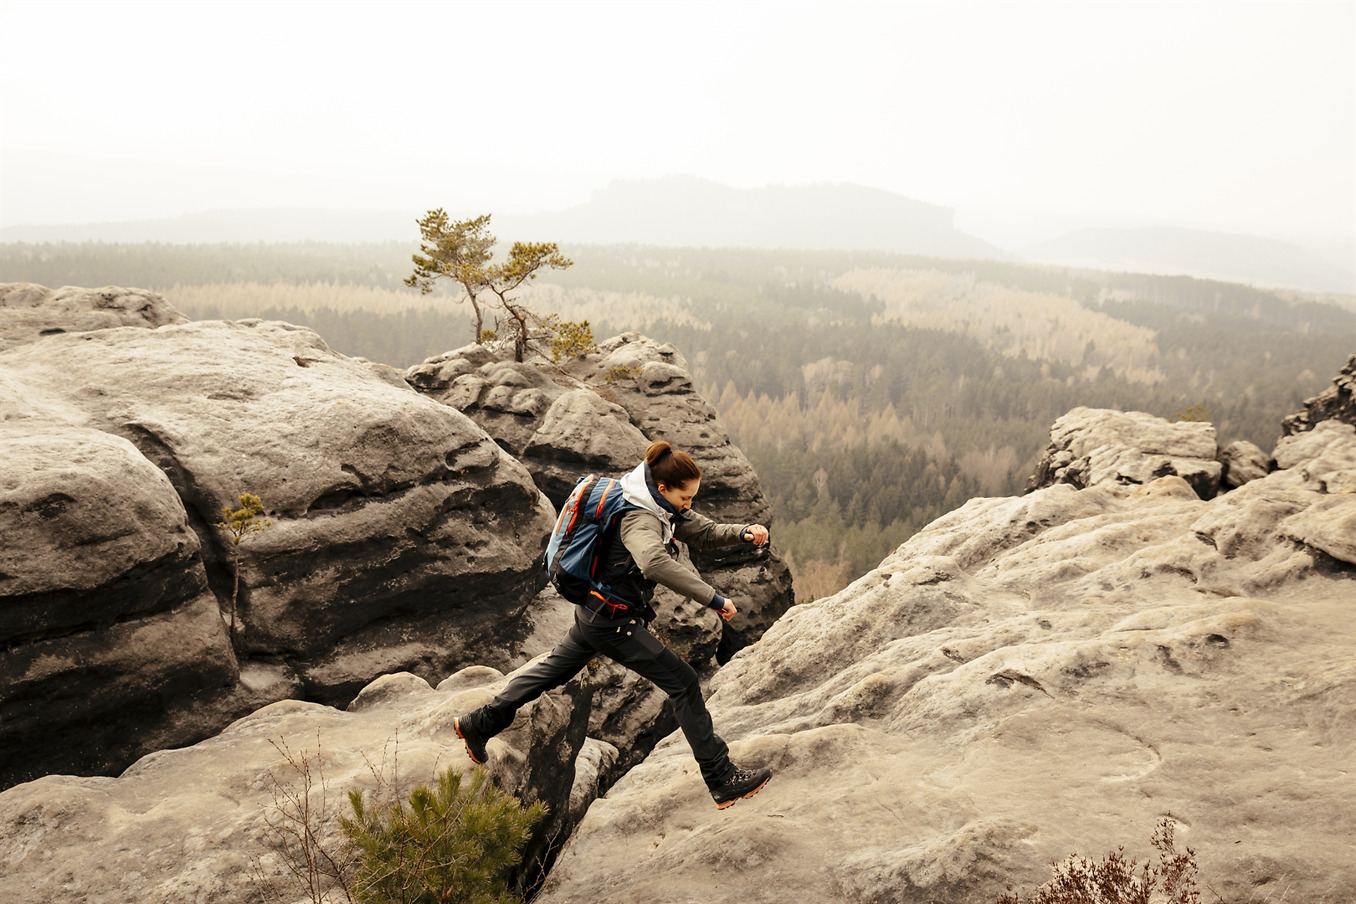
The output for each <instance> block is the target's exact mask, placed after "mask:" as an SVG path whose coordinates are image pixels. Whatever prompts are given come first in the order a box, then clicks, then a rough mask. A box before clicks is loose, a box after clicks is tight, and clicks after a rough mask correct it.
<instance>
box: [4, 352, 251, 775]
mask: <svg viewBox="0 0 1356 904" xmlns="http://www.w3.org/2000/svg"><path fill="white" fill-rule="evenodd" d="M79 419H80V418H79V413H78V412H76V411H74V410H71V409H69V408H65V407H63V406H62V405H61V403H60V402H59V400H55V399H53V398H51V397H50V396H49V395H47V394H46V393H44V392H43V391H42V390H41V388H39V387H30V386H26V385H24V384H21V383H19V382H18V381H17V380H16V379H15V378H14V377H13V375H11V374H10V373H8V372H3V373H0V461H3V463H4V465H3V469H0V536H2V537H3V538H4V540H3V543H0V650H3V651H4V652H3V653H0V787H8V786H9V785H12V784H14V783H15V782H19V781H25V780H27V779H30V778H35V777H37V776H38V775H42V774H44V773H45V772H49V771H87V770H93V771H108V770H110V769H116V768H121V767H122V766H125V765H126V764H127V763H128V762H131V760H133V759H135V758H136V757H137V756H139V755H140V754H142V753H145V752H147V751H148V750H150V749H154V748H153V747H152V746H151V745H152V744H154V743H155V742H156V741H157V740H159V739H160V737H159V733H158V732H155V731H152V724H153V723H154V724H158V725H160V726H162V727H164V728H166V730H168V731H169V733H170V734H171V735H172V736H174V738H173V739H174V740H176V741H177V742H179V743H183V742H184V741H186V740H197V739H198V738H200V737H203V736H204V732H203V730H202V729H201V728H197V729H194V730H191V731H189V732H188V733H187V734H177V736H176V732H175V731H174V729H173V728H170V726H175V725H178V727H179V728H183V727H184V726H183V725H182V724H180V723H182V722H184V721H192V720H193V719H194V718H195V713H194V707H195V706H198V705H201V704H203V703H204V702H205V701H209V700H210V701H214V702H215V703H216V704H217V705H221V706H225V707H226V709H228V710H230V711H231V712H232V714H234V715H241V714H243V713H244V712H246V711H248V710H247V709H246V708H244V707H248V706H251V705H257V704H258V703H260V702H265V703H266V702H271V700H272V699H276V698H268V699H265V700H262V701H260V700H259V699H258V698H257V696H256V695H255V694H254V693H253V692H252V691H250V690H248V689H241V693H239V694H236V695H234V697H233V695H232V694H230V692H229V691H227V690H225V689H228V688H231V687H233V686H234V685H236V680H237V675H238V667H237V663H236V658H235V656H234V654H233V653H232V651H231V645H230V640H229V638H228V637H227V633H226V629H225V627H224V625H223V624H222V620H221V617H220V615H219V614H218V607H217V601H216V599H215V597H213V595H212V594H211V592H210V591H209V590H208V587H207V580H206V576H205V574H204V572H203V567H202V559H201V557H200V556H199V554H198V553H199V542H198V538H197V536H196V535H195V534H194V532H193V531H192V530H191V529H190V528H189V525H188V518H187V515H186V513H185V511H184V508H183V505H182V504H181V503H180V501H179V497H178V495H177V494H176V493H175V491H174V488H173V487H172V486H171V485H170V481H169V480H168V479H167V478H166V477H165V475H164V474H163V473H162V472H161V471H160V470H159V469H158V468H156V467H155V466H154V465H152V464H151V463H150V462H148V461H147V460H146V459H145V457H143V456H142V455H141V454H140V453H139V452H138V451H137V449H136V447H135V446H133V445H132V444H131V443H130V442H128V441H127V440H125V439H122V438H120V437H116V436H112V435H110V434H107V433H103V432H101V431H99V430H96V429H92V428H89V427H85V426H81V425H80V424H79V423H78V421H79ZM222 695H224V696H225V697H226V698H227V699H222V700H217V699H216V698H217V697H221V696H222ZM232 697H233V699H232Z"/></svg>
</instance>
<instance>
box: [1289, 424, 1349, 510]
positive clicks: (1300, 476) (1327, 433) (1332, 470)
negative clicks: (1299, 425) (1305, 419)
mask: <svg viewBox="0 0 1356 904" xmlns="http://www.w3.org/2000/svg"><path fill="white" fill-rule="evenodd" d="M1353 438H1356V427H1353V426H1352V425H1351V424H1347V423H1343V422H1342V421H1323V422H1322V423H1321V424H1317V425H1315V426H1314V427H1313V429H1311V430H1308V431H1305V432H1302V433H1293V434H1291V435H1290V436H1283V437H1281V438H1280V439H1279V440H1278V441H1277V442H1276V466H1277V467H1279V468H1283V469H1285V470H1286V472H1287V473H1286V478H1287V480H1289V481H1290V482H1294V483H1299V484H1302V485H1304V486H1307V487H1309V488H1310V489H1315V490H1318V491H1319V492H1326V493H1353V492H1356V440H1354V439H1353Z"/></svg>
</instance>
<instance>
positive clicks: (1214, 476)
mask: <svg viewBox="0 0 1356 904" xmlns="http://www.w3.org/2000/svg"><path fill="white" fill-rule="evenodd" d="M1215 456H1216V447H1215V427H1214V425H1213V424H1209V423H1206V422H1203V421H1176V422H1173V421H1167V420H1164V419H1163V418H1159V417H1154V416H1153V415H1151V414H1145V413H1143V412H1141V411H1110V410H1107V409H1098V408H1082V407H1080V408H1075V409H1073V410H1072V411H1070V412H1069V413H1068V414H1066V415H1064V416H1063V417H1061V418H1059V419H1058V420H1056V421H1055V423H1054V426H1052V427H1051V428H1050V445H1049V446H1048V447H1047V448H1046V450H1045V455H1044V457H1043V458H1042V459H1041V461H1040V463H1039V464H1038V465H1037V467H1036V473H1035V474H1034V475H1033V476H1032V478H1031V479H1030V480H1029V481H1028V482H1027V487H1026V489H1027V492H1031V491H1032V490H1038V489H1041V488H1043V487H1048V486H1053V485H1054V484H1057V483H1067V484H1070V485H1072V486H1075V487H1078V488H1080V489H1082V488H1084V487H1090V486H1094V485H1096V484H1099V483H1104V482H1107V481H1112V482H1115V483H1118V484H1122V485H1127V486H1129V485H1137V484H1146V483H1149V482H1150V481H1152V480H1155V479H1157V478H1159V477H1165V476H1168V475H1177V476H1179V477H1181V478H1183V479H1184V480H1186V481H1187V483H1189V484H1191V486H1192V488H1193V489H1195V491H1196V493H1197V495H1199V496H1200V497H1201V498H1202V499H1211V498H1214V496H1215V494H1216V493H1217V492H1219V487H1220V476H1221V474H1222V472H1223V467H1222V466H1221V464H1220V463H1219V462H1218V461H1216V460H1215Z"/></svg>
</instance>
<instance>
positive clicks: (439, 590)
mask: <svg viewBox="0 0 1356 904" xmlns="http://www.w3.org/2000/svg"><path fill="white" fill-rule="evenodd" d="M102 291H103V292H104V294H110V293H113V292H114V291H115V290H102ZM11 294H13V293H11ZM126 294H127V295H129V296H132V297H135V296H137V293H136V292H135V291H133V290H129V291H128V293H126ZM129 305H130V302H128V303H127V304H126V305H123V306H124V307H126V306H129ZM111 306H112V307H114V308H118V305H117V304H113V305H111ZM171 319H173V318H171ZM0 447H3V449H4V458H5V461H6V463H7V464H9V463H10V462H14V463H15V464H16V465H17V467H13V468H7V469H6V471H5V473H4V475H3V477H0V531H2V532H3V533H4V535H5V536H6V538H7V540H6V545H5V547H4V549H3V551H0V575H2V576H0V635H3V637H4V638H5V643H6V646H5V652H4V653H3V654H0V675H3V676H4V677H5V678H6V679H7V680H6V681H4V682H3V684H0V714H3V718H0V750H4V751H8V750H19V749H21V750H23V751H24V755H23V756H21V757H17V758H12V757H8V756H6V757H4V759H3V760H0V762H4V764H5V770H4V771H3V773H0V781H3V782H4V783H5V784H10V783H12V782H14V781H18V780H23V779H25V778H29V777H32V776H34V775H39V774H43V773H44V772H46V771H50V770H51V769H62V770H70V771H77V772H87V771H93V772H108V771H112V770H116V769H120V768H122V767H124V766H126V765H127V763H129V762H130V761H131V759H133V758H135V757H136V756H138V755H140V754H142V753H145V752H147V751H149V750H153V749H156V748H157V747H158V746H173V745H180V744H184V743H190V742H192V741H196V740H198V739H200V738H203V737H206V736H208V735H210V734H211V733H213V732H215V731H217V730H219V729H220V728H222V727H223V726H224V725H226V724H228V723H229V722H230V721H231V720H232V719H235V718H237V717H239V716H241V715H243V714H244V713H246V712H248V711H250V710H251V709H253V708H256V707H258V706H260V705H263V704H265V703H269V702H272V701H274V700H278V699H282V698H284V697H289V696H305V697H308V698H310V699H312V700H317V701H321V702H330V703H339V704H342V703H344V702H346V701H347V700H349V699H351V698H352V696H353V695H354V694H355V693H357V691H358V689H359V688H361V687H362V686H364V685H365V684H366V683H367V682H368V681H370V680H371V679H372V678H373V677H375V676H377V675H381V674H383V673H386V672H391V671H400V670H409V671H412V672H415V673H417V674H419V675H421V676H423V677H424V678H426V679H429V680H437V679H439V678H441V677H442V676H444V675H446V674H448V673H449V672H450V671H453V670H455V669H457V668H460V667H462V666H464V665H467V664H470V663H472V662H479V663H483V664H487V665H493V666H496V667H499V668H505V669H506V668H511V667H514V666H516V665H518V664H519V663H521V662H522V660H523V654H522V652H521V650H520V649H519V647H520V646H521V643H522V641H523V640H524V638H525V637H526V636H527V635H528V634H529V633H530V632H531V631H532V625H531V622H530V620H529V619H528V618H526V617H525V616H524V611H525V609H526V607H527V606H528V605H529V603H530V602H531V600H532V599H533V597H534V596H535V594H536V593H537V591H538V590H539V589H540V586H541V579H540V569H539V568H538V565H537V560H538V558H539V556H540V554H541V551H542V545H543V543H544V538H545V535H546V533H547V532H548V531H549V529H550V526H551V523H552V519H553V512H552V510H551V507H550V505H549V503H548V502H547V500H546V499H545V498H544V497H543V496H542V495H541V493H540V492H538V490H537V489H536V487H535V485H534V484H533V483H532V481H531V478H530V476H529V475H528V473H527V471H526V470H524V469H523V467H522V466H521V465H520V464H518V463H517V462H516V461H515V460H514V459H513V458H512V457H510V456H509V455H507V454H505V453H504V451H503V450H502V449H500V448H499V446H498V445H496V444H495V443H494V442H493V440H491V439H490V438H489V437H488V436H486V435H485V433H484V432H483V431H482V430H480V429H479V428H478V427H477V426H476V425H475V424H474V423H473V422H472V421H470V420H469V419H467V418H466V417H465V416H463V415H461V414H460V413H459V412H457V411H455V410H453V409H451V408H448V407H447V406H444V405H439V404H437V403H435V402H433V401H431V400H429V399H426V398H424V397H422V396H420V395H419V394H418V393H415V392H412V391H410V389H409V388H408V386H406V385H405V384H403V382H402V384H401V385H400V386H395V385H392V384H391V383H390V382H388V381H386V380H385V379H383V377H382V376H380V375H379V374H377V373H374V372H373V370H372V369H370V368H368V367H366V366H364V365H362V364H361V363H357V362H354V361H352V360H350V359H347V358H345V357H344V356H342V355H339V354H337V353H335V352H333V351H332V350H330V349H329V348H328V347H327V346H326V345H325V343H324V342H323V341H322V340H321V339H320V338H319V337H318V336H317V335H316V334H315V333H313V332H311V331H310V330H305V329H299V328H296V327H292V326H290V325H287V324H280V323H264V322H260V321H257V320H250V321H240V322H237V323H224V322H207V323H186V324H181V323H172V324H170V325H165V326H160V327H158V328H154V329H147V328H131V327H120V328H112V329H100V330H93V331H84V332H70V331H68V332H65V333H52V334H51V335H47V336H44V337H42V338H40V339H37V340H35V341H33V342H29V343H27V344H24V345H18V346H15V347H12V348H10V349H8V350H6V351H3V352H0ZM246 492H248V493H253V494H256V495H258V496H260V497H261V498H262V500H263V502H264V505H265V506H266V509H267V516H268V518H269V519H270V520H271V522H272V526H270V527H269V528H268V529H267V530H265V531H263V532H262V533H259V534H255V535H254V536H252V537H250V538H248V539H247V540H245V541H244V542H243V543H241V544H240V545H239V546H238V547H234V546H232V544H231V543H230V542H229V541H228V539H227V537H226V535H225V534H224V532H223V531H222V530H220V529H219V528H218V526H217V522H218V520H219V519H220V518H221V517H222V515H221V512H222V508H223V507H224V506H231V507H233V508H234V507H236V504H237V503H236V499H237V497H238V496H239V495H240V494H241V493H246ZM11 541H12V542H11ZM237 551H238V552H239V556H240V558H239V561H238V563H237V562H236V560H235V556H234V554H235V553H236V552H237ZM237 573H238V576H239V586H238V601H235V602H234V604H233V600H235V598H236V595H237V587H236V584H235V578H236V575H237ZM232 608H234V609H235V610H236V611H235V613H234V615H235V619H234V620H235V622H236V631H235V632H234V634H231V633H230V632H229V631H228V632H227V633H225V634H223V629H222V622H223V621H224V622H226V623H228V624H229V623H230V622H231V621H232V614H231V610H232ZM218 613H219V614H218ZM208 616H210V617H208ZM151 637H155V638H158V639H157V642H156V644H155V645H154V646H153V647H151V646H146V645H145V644H144V643H142V641H144V640H147V639H149V638H151ZM132 641H135V642H136V645H135V646H131V647H129V646H127V644H128V643H130V642H132ZM113 714H117V718H113ZM91 715H95V716H97V717H99V718H100V720H101V721H100V723H99V725H98V727H97V728H91V727H90V725H89V720H90V717H91Z"/></svg>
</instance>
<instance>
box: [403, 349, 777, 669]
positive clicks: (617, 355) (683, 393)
mask: <svg viewBox="0 0 1356 904" xmlns="http://www.w3.org/2000/svg"><path fill="white" fill-rule="evenodd" d="M505 354H506V353H503V354H501V353H499V352H496V351H495V350H493V349H491V348H489V347H487V346H478V345H472V346H467V347H466V348H462V349H458V350H456V351H452V352H448V353H446V354H444V355H439V356H437V357H435V358H430V359H429V360H427V361H425V362H424V363H423V364H419V365H416V366H414V367H411V368H410V369H409V370H408V371H407V372H406V379H407V380H409V382H410V385H412V386H413V387H414V388H415V389H417V390H419V391H420V392H422V393H425V394H427V395H429V396H431V397H432V398H435V399H437V400H439V401H441V402H443V403H444V404H447V405H450V406H452V407H454V408H457V409H458V410H460V411H462V412H464V413H465V414H466V415H467V416H469V417H471V418H472V419H473V420H475V421H476V423H477V424H479V425H480V426H481V427H483V428H484V429H485V431H486V432H488V433H489V434H490V435H491V436H493V437H494V438H495V440H496V441H497V442H498V443H499V444H500V445H501V446H503V447H504V448H505V449H507V450H508V451H509V452H510V453H512V454H513V455H515V456H518V457H519V458H520V459H521V460H522V461H523V463H524V464H525V465H526V466H527V468H528V470H529V471H530V472H531V473H532V477H533V479H534V480H535V481H536V482H537V485H538V486H539V487H540V488H541V489H542V491H543V492H544V493H545V494H546V495H547V496H548V497H549V498H550V499H551V500H552V502H553V503H554V504H555V505H556V506H557V507H559V506H560V505H562V504H563V503H564V501H565V498H566V497H567V496H568V495H569V492H570V490H571V489H572V488H573V487H574V485H575V483H576V482H577V481H578V480H579V478H581V477H583V476H584V475H586V474H589V473H603V474H622V473H625V472H626V471H629V470H631V469H632V468H634V467H635V466H636V464H637V462H639V461H640V460H641V458H643V457H644V453H645V449H646V447H647V446H648V445H649V443H650V442H651V441H652V440H656V439H666V440H668V441H669V442H671V443H672V444H673V445H674V447H675V448H678V449H682V450H684V451H686V452H687V453H688V454H690V455H691V456H692V457H693V459H694V460H695V461H696V462H697V463H698V465H699V466H700V467H701V468H702V474H703V480H702V490H701V496H700V498H699V500H698V502H697V509H698V510H699V511H701V512H702V513H703V514H706V515H708V516H709V517H712V518H715V519H716V520H718V521H725V522H735V523H755V522H763V523H768V522H769V521H771V512H770V509H769V506H768V503H767V500H766V498H765V497H764V496H763V493H762V488H761V486H760V485H759V483H758V476H757V474H755V473H754V471H753V467H752V465H750V464H749V461H748V459H747V458H745V457H744V454H743V453H742V452H740V451H739V449H738V448H736V447H735V446H734V445H732V444H731V442H730V438H729V435H728V434H727V433H726V432H725V430H724V429H723V428H722V427H721V426H720V423H719V420H718V418H717V415H716V411H715V409H714V408H712V406H711V405H710V403H708V402H707V401H706V400H705V399H703V398H702V397H701V396H700V395H699V394H698V393H697V392H696V391H695V389H694V388H693V386H692V379H691V376H690V375H689V374H688V372H687V369H686V368H687V365H686V362H685V361H684V360H683V357H682V355H680V354H679V353H678V351H677V349H675V348H674V347H673V346H672V345H670V344H663V345H661V344H659V343H657V342H655V341H653V340H651V339H647V338H645V337H643V336H641V335H640V334H639V333H625V334H623V335H621V336H616V337H614V338H612V339H608V340H606V341H604V342H602V343H600V344H599V345H598V347H597V348H596V349H595V350H594V351H592V352H590V353H589V354H587V355H584V356H580V357H572V358H569V359H567V360H565V361H563V362H560V363H556V362H551V361H548V360H547V358H546V356H545V355H538V356H537V358H536V359H535V360H538V361H540V362H541V363H539V364H534V363H520V362H514V361H512V360H504V356H505ZM692 558H693V562H694V563H695V565H696V567H697V568H698V569H699V570H700V571H701V573H702V574H703V575H704V576H705V577H706V578H707V580H708V581H709V582H710V583H711V584H712V586H714V587H716V588H717V589H718V590H720V591H721V592H722V593H723V594H725V595H726V596H730V597H732V598H733V599H734V600H735V601H736V605H738V607H739V609H740V614H739V615H738V616H736V617H735V619H734V620H733V621H732V622H730V623H725V624H722V625H720V626H719V627H717V626H716V625H715V624H714V623H713V621H712V619H711V618H710V613H707V612H705V611H703V609H704V607H702V606H700V605H698V604H694V603H692V602H691V601H690V600H681V599H679V598H678V597H677V596H676V595H675V594H671V593H669V592H668V591H666V590H663V589H662V588H661V591H660V593H659V594H658V595H657V600H656V608H658V609H659V610H660V612H661V613H662V615H661V619H662V622H661V623H660V625H659V630H660V631H661V632H662V633H664V634H665V635H666V639H667V640H668V641H670V645H671V646H673V648H674V649H675V650H677V651H679V653H680V655H683V656H684V657H685V658H687V659H689V660H690V661H692V662H697V663H700V662H704V661H706V660H708V659H709V658H710V656H711V655H712V653H713V652H715V653H716V655H717V659H718V661H721V662H723V661H725V660H726V659H728V658H729V656H731V655H733V653H734V652H735V651H736V650H738V649H739V648H741V647H742V646H744V645H745V644H748V643H750V642H752V641H754V640H756V639H757V638H758V637H760V636H762V633H763V631H765V630H766V629H767V627H768V626H769V625H771V624H772V622H773V621H775V620H776V619H777V617H778V616H780V615H781V613H783V612H785V611H786V609H787V607H788V606H790V605H791V602H792V599H793V597H792V590H791V574H790V570H789V569H788V568H787V566H786V564H785V562H784V561H783V560H782V558H781V557H780V555H778V554H777V553H776V551H775V549H774V550H771V551H768V550H763V551H754V550H750V549H736V550H731V551H717V552H703V551H699V550H694V551H693V552H692Z"/></svg>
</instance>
